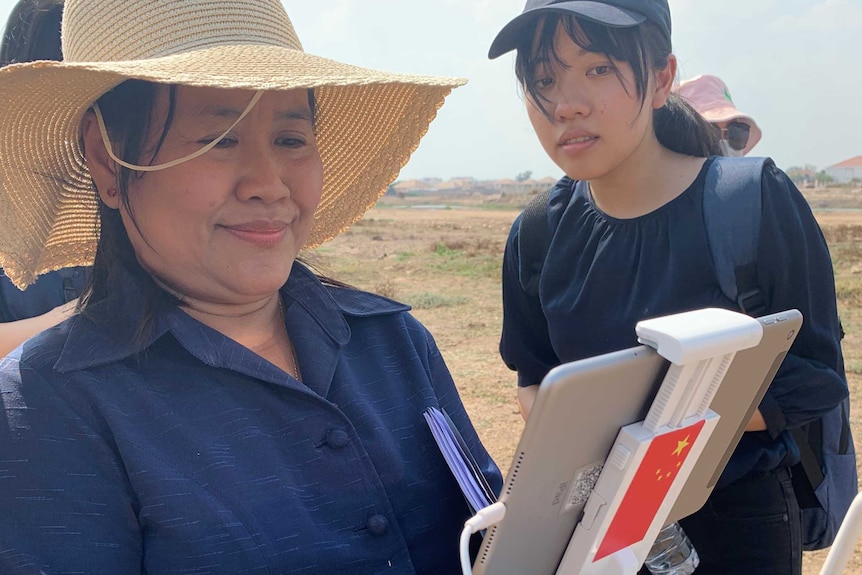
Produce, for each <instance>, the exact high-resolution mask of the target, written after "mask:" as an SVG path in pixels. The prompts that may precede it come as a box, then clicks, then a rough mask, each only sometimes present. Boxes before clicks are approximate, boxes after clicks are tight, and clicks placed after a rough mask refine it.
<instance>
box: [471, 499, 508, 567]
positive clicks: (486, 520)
mask: <svg viewBox="0 0 862 575" xmlns="http://www.w3.org/2000/svg"><path fill="white" fill-rule="evenodd" d="M505 516H506V506H505V505H504V504H503V503H501V502H499V501H497V502H496V503H492V504H491V505H489V506H488V507H485V508H484V509H480V510H479V511H478V512H477V513H476V515H474V516H473V517H471V518H470V519H468V520H467V521H465V522H464V529H463V530H462V531H461V572H462V573H463V574H464V575H472V573H473V565H472V564H471V563H470V537H471V536H472V535H473V534H474V533H477V532H479V531H482V530H483V529H487V528H488V527H491V526H492V525H496V524H497V523H499V522H500V521H502V520H503V517H505Z"/></svg>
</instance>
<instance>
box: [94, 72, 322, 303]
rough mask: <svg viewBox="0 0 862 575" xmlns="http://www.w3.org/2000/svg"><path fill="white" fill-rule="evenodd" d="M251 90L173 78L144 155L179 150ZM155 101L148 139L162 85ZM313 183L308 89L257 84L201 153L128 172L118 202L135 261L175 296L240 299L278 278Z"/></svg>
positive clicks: (315, 160)
mask: <svg viewBox="0 0 862 575" xmlns="http://www.w3.org/2000/svg"><path fill="white" fill-rule="evenodd" d="M252 96H253V93H252V92H249V91H244V90H223V89H213V88H192V87H178V88H177V90H176V108H175V111H174V115H173V119H172V123H171V126H170V129H169V130H168V132H167V134H166V135H165V139H164V142H163V144H162V146H161V148H160V149H159V151H158V154H157V156H156V157H155V159H154V160H153V161H152V164H154V165H157V164H162V163H165V162H169V161H171V160H174V159H177V158H182V157H185V156H187V155H189V154H191V153H193V152H195V151H196V150H199V149H200V148H202V147H203V146H205V145H206V144H207V143H209V142H211V141H212V140H213V139H215V138H217V137H218V136H220V135H221V134H222V133H223V132H224V131H225V130H226V129H228V128H229V127H230V125H231V124H232V123H233V122H234V121H236V119H237V117H238V116H239V115H240V114H241V113H242V112H243V110H245V108H246V106H247V104H248V102H249V101H250V99H251V98H252ZM156 101H157V104H156V106H155V109H154V113H153V120H152V122H151V126H152V127H153V128H152V130H153V132H155V133H152V134H150V135H149V138H148V140H147V142H148V144H149V145H150V148H152V147H154V145H153V142H156V141H157V138H158V136H159V135H160V131H161V127H162V126H164V120H165V118H166V114H167V112H168V102H169V99H168V90H167V89H166V88H164V89H161V91H160V93H159V96H158V97H157V99H156ZM322 188H323V166H322V163H321V159H320V154H319V152H318V149H317V145H316V142H315V135H314V129H313V125H312V112H311V109H310V107H309V101H308V91H307V90H304V89H303V90H292V91H282V92H267V93H266V94H264V95H263V97H262V98H261V99H260V101H259V102H258V103H257V104H256V105H255V106H254V107H253V108H252V109H251V111H250V112H249V113H248V115H247V116H246V117H245V118H243V120H242V121H241V122H239V124H237V125H236V126H235V127H234V128H233V129H231V130H230V132H229V133H228V135H227V136H225V137H224V138H223V139H222V140H221V141H220V142H219V143H218V144H217V145H216V146H215V148H213V149H211V150H210V151H208V152H207V153H205V154H204V155H202V156H199V157H197V158H195V159H193V160H189V161H187V162H184V163H182V164H179V165H177V166H174V167H171V168H167V169H165V170H162V171H156V172H149V173H146V174H145V175H144V176H143V177H141V178H136V177H135V176H133V177H132V178H131V179H130V185H129V203H130V206H131V213H129V211H127V210H126V209H125V207H122V206H121V207H120V209H121V214H122V218H123V223H124V225H125V228H126V231H127V233H128V235H129V238H130V240H131V242H132V245H133V247H134V249H135V253H136V255H137V258H138V260H139V261H140V263H141V265H142V266H143V267H144V268H145V269H146V270H147V271H149V272H150V273H151V274H153V275H154V276H155V277H156V278H157V280H158V281H159V282H160V283H162V284H164V285H165V286H166V287H168V288H169V289H170V290H172V291H173V292H176V293H177V294H178V295H180V296H181V297H185V298H193V299H196V300H199V301H206V302H212V303H245V302H249V301H253V300H254V299H256V298H258V297H261V296H266V295H270V294H272V293H273V292H274V291H275V290H277V289H278V288H279V287H281V285H282V284H283V283H284V281H285V280H286V278H287V276H288V274H289V273H290V268H291V265H292V264H293V260H294V258H295V257H296V255H297V253H298V252H299V250H300V248H301V247H302V246H303V244H304V243H305V240H306V238H307V237H308V234H309V232H310V230H311V226H312V221H313V216H314V212H315V210H316V209H317V205H318V203H319V201H320V194H321V190H322ZM103 197H104V195H103Z"/></svg>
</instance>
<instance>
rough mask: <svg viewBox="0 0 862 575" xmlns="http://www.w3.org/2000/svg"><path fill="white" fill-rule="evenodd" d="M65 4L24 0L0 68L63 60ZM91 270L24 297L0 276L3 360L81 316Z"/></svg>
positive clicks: (64, 273) (76, 270)
mask: <svg viewBox="0 0 862 575" xmlns="http://www.w3.org/2000/svg"><path fill="white" fill-rule="evenodd" d="M62 15H63V0H20V1H19V2H18V3H17V4H16V5H15V7H14V8H13V9H12V12H11V13H10V14H9V18H8V19H7V21H6V30H5V31H4V33H3V43H2V45H0V67H2V66H8V65H9V64H15V63H20V62H31V61H33V60H62V59H63V55H62V53H61V52H60V19H61V17H62ZM86 277H87V270H86V268H84V267H81V266H75V267H71V268H66V269H62V270H57V271H54V272H50V273H47V274H45V275H42V276H40V277H39V279H38V280H37V281H36V282H35V283H33V284H32V285H31V286H29V287H28V288H27V289H26V290H24V291H21V290H19V289H18V288H17V287H15V285H14V284H13V283H12V282H11V281H10V280H9V278H8V277H6V276H5V275H4V274H0V357H3V356H5V355H6V354H7V353H9V352H10V351H12V350H13V349H15V348H16V347H18V346H19V345H20V344H21V343H22V342H24V341H25V340H26V339H27V338H29V337H32V336H34V335H36V334H37V333H39V332H40V331H42V330H44V329H47V328H49V327H52V326H55V325H57V324H58V323H60V322H61V321H63V320H64V319H66V318H67V317H69V316H70V315H72V313H74V311H75V304H76V303H77V300H78V296H80V294H81V290H83V288H84V284H85V281H86Z"/></svg>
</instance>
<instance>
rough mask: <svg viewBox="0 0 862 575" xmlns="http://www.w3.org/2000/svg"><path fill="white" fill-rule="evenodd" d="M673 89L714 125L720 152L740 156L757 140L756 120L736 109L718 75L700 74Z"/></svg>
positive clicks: (757, 128)
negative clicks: (718, 139)
mask: <svg viewBox="0 0 862 575" xmlns="http://www.w3.org/2000/svg"><path fill="white" fill-rule="evenodd" d="M673 91H674V92H676V93H677V94H679V95H680V96H681V97H682V98H683V99H684V100H685V101H686V102H688V103H689V104H691V106H692V107H693V108H694V109H695V110H697V112H698V113H699V114H700V115H701V116H703V117H704V119H706V121H708V122H709V123H710V124H712V125H713V126H714V127H715V129H716V130H717V132H718V136H719V138H720V145H721V151H722V155H724V156H733V157H742V156H744V155H746V154H748V152H750V151H751V149H752V148H753V147H754V146H756V145H757V142H759V141H760V136H761V132H760V128H759V127H758V125H757V122H755V121H754V118H752V117H751V116H749V115H748V114H743V113H742V112H740V111H739V110H738V109H737V108H736V105H735V104H734V103H733V99H732V98H731V97H730V90H728V89H727V85H726V84H725V83H724V82H723V81H722V80H721V78H718V77H717V76H711V75H709V74H702V75H700V76H695V77H694V78H691V79H690V80H686V81H684V82H681V83H680V84H679V86H676V87H674V89H673Z"/></svg>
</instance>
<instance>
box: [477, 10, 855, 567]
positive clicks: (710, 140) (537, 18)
mask: <svg viewBox="0 0 862 575" xmlns="http://www.w3.org/2000/svg"><path fill="white" fill-rule="evenodd" d="M670 36H671V21H670V11H669V8H668V5H667V1H666V0H606V1H588V2H584V1H579V2H566V1H564V2H554V1H550V0H530V1H529V2H527V5H526V8H525V10H524V12H523V13H522V14H521V15H519V16H518V17H517V18H515V19H514V20H512V21H511V22H510V23H509V24H507V25H506V26H505V27H504V28H503V30H502V31H501V32H500V34H499V35H498V36H497V37H496V39H495V40H494V42H493V44H492V46H491V50H490V53H489V56H490V57H491V58H496V57H497V56H500V55H501V54H504V53H506V52H509V51H511V50H517V59H516V75H517V77H518V80H519V82H520V84H521V86H522V88H523V90H524V93H525V95H526V107H527V113H528V115H529V118H530V121H531V122H532V124H533V127H534V129H535V132H536V134H537V136H538V138H539V141H540V143H541V144H542V146H543V147H544V149H545V151H546V152H547V153H548V155H549V156H550V157H551V159H552V160H553V161H554V162H555V163H556V164H557V165H558V166H559V167H560V168H561V169H562V170H563V171H564V172H565V174H566V177H564V178H563V179H561V180H560V181H559V182H558V184H557V185H556V186H555V188H554V189H553V190H552V192H551V196H550V200H549V204H548V221H549V224H550V228H551V232H550V233H551V240H550V244H549V248H548V251H547V252H546V254H545V264H544V268H543V272H542V276H541V282H540V284H539V302H540V308H538V311H536V310H537V305H536V304H537V302H536V301H535V298H534V297H533V296H531V295H528V294H527V293H526V292H525V290H524V289H523V288H522V286H521V284H520V282H519V277H518V273H519V260H518V258H519V250H518V245H519V223H520V219H519V220H518V221H516V222H515V224H514V225H513V227H512V231H511V233H510V236H509V240H508V243H507V247H506V256H505V261H504V265H503V307H504V319H503V332H502V338H501V343H500V350H501V354H502V356H503V359H504V361H505V362H506V363H507V365H508V366H509V367H510V368H512V369H513V370H516V371H517V372H518V384H519V400H520V402H521V405H522V410H523V412H524V414H525V416H526V414H527V413H529V409H530V406H531V405H532V400H533V398H534V397H535V393H536V389H537V384H538V383H539V382H540V381H541V379H542V378H543V377H544V375H545V374H546V373H547V372H548V371H549V370H550V369H551V368H553V367H554V366H555V365H558V364H560V363H562V362H567V361H573V360H576V359H580V358H583V357H588V356H591V355H596V354H601V353H606V352H609V351H613V350H618V349H623V348H627V347H631V346H633V345H636V343H637V342H636V341H635V330H634V326H635V324H636V323H637V322H638V321H640V320H642V319H645V318H649V317H655V316H661V315H667V314H671V313H675V312H680V311H684V310H689V309H694V308H702V307H723V308H730V309H735V308H736V305H735V303H734V302H732V301H730V300H728V299H726V298H725V296H724V295H723V294H722V291H721V289H720V288H719V285H718V280H717V278H716V273H715V270H714V269H713V266H712V264H711V262H712V260H711V257H710V252H709V248H708V245H707V238H706V233H705V229H704V224H703V212H702V198H703V192H704V185H705V179H706V178H705V176H706V173H707V171H708V169H709V167H710V165H711V163H712V162H713V160H712V159H710V157H711V156H714V155H718V154H720V149H719V147H718V142H717V141H716V139H715V135H714V133H713V132H712V131H711V130H710V127H709V125H708V124H707V123H706V122H705V121H704V120H702V119H701V118H700V117H699V115H698V114H697V113H696V112H695V111H694V110H692V109H691V108H690V107H689V106H688V105H687V104H684V103H683V102H682V101H681V100H680V99H679V98H678V97H677V96H675V95H672V94H671V87H672V85H673V81H674V77H675V75H676V58H675V57H674V55H673V54H672V53H671V38H670ZM762 196H763V200H762V204H763V218H762V221H761V238H760V242H759V253H758V264H759V265H758V283H759V285H760V286H761V289H762V290H763V293H764V294H766V295H767V296H768V300H769V302H768V303H769V306H770V308H771V309H772V310H774V311H778V310H782V309H790V308H796V309H799V310H800V311H801V312H802V313H803V316H804V317H805V325H804V327H803V329H802V331H801V333H800V334H799V336H798V338H797V339H796V342H795V344H794V347H793V348H792V353H791V354H789V355H788V356H787V358H786V359H785V361H784V364H783V365H782V368H781V369H780V371H779V373H778V375H777V377H776V378H775V380H774V383H773V384H772V386H771V388H770V390H769V392H768V393H767V395H766V397H765V398H764V400H763V402H762V403H761V404H760V406H759V409H758V410H757V412H756V413H755V415H754V417H753V418H752V420H751V422H750V424H749V426H748V431H749V433H746V434H745V435H744V437H743V438H742V440H741V442H740V444H739V445H738V447H737V449H736V451H735V453H734V455H733V457H732V458H731V460H730V462H729V463H728V465H727V467H726V469H725V471H724V474H723V476H722V478H721V480H720V482H719V486H718V488H716V489H715V491H714V492H713V494H712V496H711V498H710V500H709V501H708V503H707V504H706V505H705V506H704V508H703V509H701V510H700V511H699V512H698V513H696V514H695V515H693V516H691V517H688V518H686V519H685V520H683V521H682V525H683V527H684V529H685V531H686V533H687V534H688V535H689V537H690V538H691V540H692V541H693V543H694V547H695V549H696V550H697V551H698V553H699V555H700V559H701V564H700V567H699V568H698V570H697V573H699V574H704V573H716V574H719V573H720V574H726V573H759V574H776V575H777V574H781V575H784V574H799V573H801V555H802V540H801V533H800V532H801V519H800V509H799V505H798V503H797V500H796V497H795V495H794V491H793V488H792V486H791V478H790V473H789V468H790V466H792V465H793V464H795V463H797V461H798V460H799V451H798V449H797V447H796V444H795V443H794V441H793V439H792V438H791V435H790V432H789V430H790V429H792V428H794V427H798V426H801V425H803V424H806V423H808V422H811V421H813V420H816V419H818V418H820V417H822V416H823V415H824V414H826V413H827V412H829V411H830V410H832V409H833V408H835V407H836V406H838V405H839V404H841V403H842V401H844V400H845V398H846V397H847V394H848V390H847V384H846V381H845V377H844V367H843V359H842V355H841V347H840V328H839V322H838V316H837V311H836V299H835V287H834V279H833V272H832V267H831V261H830V258H829V253H828V251H827V247H826V244H825V241H824V240H823V236H822V234H821V232H820V230H819V228H818V226H817V223H816V222H815V220H814V218H813V216H812V214H811V211H810V209H809V208H808V206H807V204H806V203H805V200H804V199H803V198H802V196H801V195H800V194H799V192H798V191H797V190H796V188H795V187H794V186H793V184H792V183H791V182H790V180H789V179H788V178H787V176H786V175H785V174H784V173H783V172H781V171H780V170H779V169H778V168H776V167H775V166H774V165H772V164H771V162H768V163H767V164H766V167H765V168H764V170H763V173H762ZM561 262H565V263H564V264H563V265H560V263H561ZM537 316H538V317H537ZM578 326H580V327H581V328H582V329H576V328H577V327H578Z"/></svg>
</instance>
